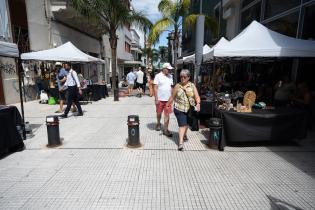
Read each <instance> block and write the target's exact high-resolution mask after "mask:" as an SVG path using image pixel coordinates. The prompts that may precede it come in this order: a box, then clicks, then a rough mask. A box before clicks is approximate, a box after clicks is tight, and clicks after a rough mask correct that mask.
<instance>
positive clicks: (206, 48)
mask: <svg viewBox="0 0 315 210" xmlns="http://www.w3.org/2000/svg"><path fill="white" fill-rule="evenodd" d="M210 50H211V48H210V47H209V46H208V45H207V44H205V45H204V46H203V48H202V54H203V55H205V54H207V53H209V52H210ZM183 62H185V63H194V62H195V54H192V55H190V56H186V57H183Z"/></svg>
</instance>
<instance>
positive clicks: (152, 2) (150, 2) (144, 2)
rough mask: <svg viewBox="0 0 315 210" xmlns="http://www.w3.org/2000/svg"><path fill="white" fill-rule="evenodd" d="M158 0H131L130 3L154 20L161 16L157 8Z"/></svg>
mask: <svg viewBox="0 0 315 210" xmlns="http://www.w3.org/2000/svg"><path fill="white" fill-rule="evenodd" d="M159 2H160V1H159V0H133V1H132V2H131V4H132V5H133V7H134V9H135V10H136V11H141V12H143V13H144V14H145V15H147V17H148V18H149V19H150V20H151V21H152V22H155V21H157V20H158V19H160V18H161V17H162V16H161V14H160V12H159V10H158V5H159Z"/></svg>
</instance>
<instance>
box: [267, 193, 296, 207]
mask: <svg viewBox="0 0 315 210" xmlns="http://www.w3.org/2000/svg"><path fill="white" fill-rule="evenodd" d="M267 197H268V199H269V201H270V206H271V208H270V209H272V210H274V209H282V210H287V209H294V210H302V208H299V207H297V206H294V205H292V204H290V203H288V202H285V201H282V200H280V199H279V198H275V197H273V196H271V195H267Z"/></svg>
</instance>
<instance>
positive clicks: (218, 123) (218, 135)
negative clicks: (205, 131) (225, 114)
mask: <svg viewBox="0 0 315 210" xmlns="http://www.w3.org/2000/svg"><path fill="white" fill-rule="evenodd" d="M209 127H210V137H209V147H210V148H213V149H217V150H219V151H223V150H224V148H223V147H222V142H221V139H222V119H220V118H215V117H213V118H210V123H209Z"/></svg>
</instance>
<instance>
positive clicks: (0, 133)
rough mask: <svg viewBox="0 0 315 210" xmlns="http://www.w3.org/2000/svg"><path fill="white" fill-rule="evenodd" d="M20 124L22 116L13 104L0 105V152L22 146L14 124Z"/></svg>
mask: <svg viewBox="0 0 315 210" xmlns="http://www.w3.org/2000/svg"><path fill="white" fill-rule="evenodd" d="M17 125H20V126H21V125H22V118H21V115H20V113H19V110H18V109H17V108H16V107H15V106H1V105H0V152H1V153H2V152H4V151H6V150H16V149H20V148H23V147H24V143H23V140H22V137H21V135H20V134H19V132H18V130H17V128H16V126H17Z"/></svg>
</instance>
